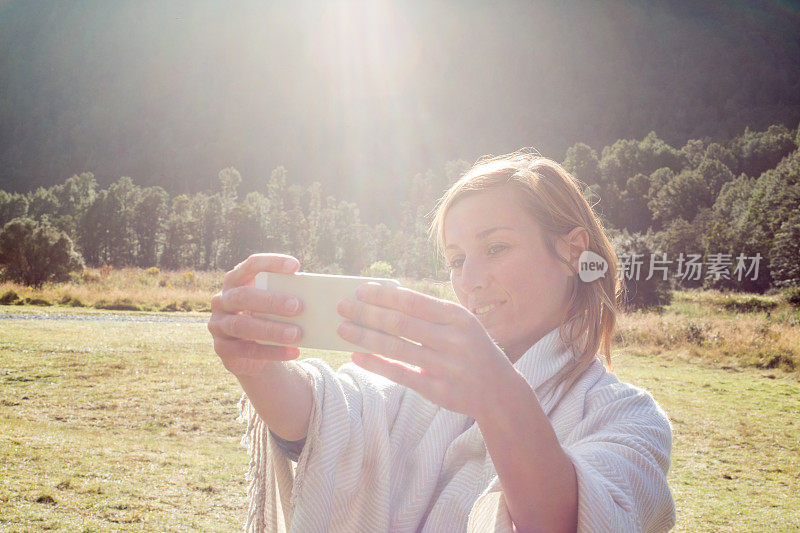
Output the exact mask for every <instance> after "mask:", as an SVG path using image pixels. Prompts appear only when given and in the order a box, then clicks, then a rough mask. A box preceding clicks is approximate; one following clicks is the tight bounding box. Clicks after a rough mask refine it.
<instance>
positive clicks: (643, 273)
mask: <svg viewBox="0 0 800 533" xmlns="http://www.w3.org/2000/svg"><path fill="white" fill-rule="evenodd" d="M611 244H612V245H613V247H614V251H615V252H616V253H617V257H619V259H620V275H621V277H622V279H623V280H624V285H625V300H624V303H623V307H624V308H626V309H628V310H631V309H648V308H655V309H660V308H661V307H662V306H664V305H667V304H668V303H669V302H670V301H671V300H672V293H671V292H670V285H669V283H670V282H669V272H667V274H668V275H667V279H663V274H662V273H660V272H656V273H654V275H653V276H652V277H650V279H647V278H648V275H649V267H650V261H651V258H652V256H653V254H654V253H655V246H654V245H653V242H652V237H650V236H648V235H642V234H639V233H633V234H629V233H628V232H627V231H623V232H622V233H620V234H618V235H616V236H615V237H614V238H613V239H612V241H611ZM639 261H641V264H640V265H639V267H638V269H637V267H636V264H637V262H639ZM626 265H627V270H626Z"/></svg>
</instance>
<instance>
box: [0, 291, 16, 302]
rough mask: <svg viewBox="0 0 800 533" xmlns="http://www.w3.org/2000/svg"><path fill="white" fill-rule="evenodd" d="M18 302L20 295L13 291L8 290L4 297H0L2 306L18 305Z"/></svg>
mask: <svg viewBox="0 0 800 533" xmlns="http://www.w3.org/2000/svg"><path fill="white" fill-rule="evenodd" d="M18 300H19V295H18V294H17V293H16V292H14V291H12V290H8V291H6V292H4V293H3V295H2V296H0V305H11V304H13V303H16V302H17V301H18Z"/></svg>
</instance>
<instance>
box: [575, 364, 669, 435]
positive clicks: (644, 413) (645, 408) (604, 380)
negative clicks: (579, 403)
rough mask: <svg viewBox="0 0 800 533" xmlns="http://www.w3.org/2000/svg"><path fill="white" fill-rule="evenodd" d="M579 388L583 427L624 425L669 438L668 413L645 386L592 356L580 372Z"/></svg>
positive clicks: (619, 426)
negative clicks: (625, 379) (622, 376)
mask: <svg viewBox="0 0 800 533" xmlns="http://www.w3.org/2000/svg"><path fill="white" fill-rule="evenodd" d="M579 381H580V382H579V383H578V384H577V385H578V388H579V389H581V390H582V393H583V420H582V425H583V426H584V428H583V429H589V428H587V427H586V426H590V427H592V428H593V429H594V430H598V429H601V428H616V429H617V430H620V429H622V428H627V429H628V430H629V431H634V432H637V433H638V432H640V431H642V430H645V429H647V430H648V431H647V432H648V433H653V432H654V433H656V434H660V435H661V437H662V439H664V440H667V441H671V433H672V427H671V425H670V422H669V417H668V416H667V414H666V413H665V412H664V410H663V409H662V408H661V406H660V405H659V404H658V402H657V401H656V400H655V398H653V395H652V394H651V393H650V392H648V391H647V390H645V389H643V388H641V387H638V386H636V385H632V384H630V383H625V382H622V381H620V380H619V378H618V377H617V376H616V375H615V374H613V373H612V372H609V371H608V370H606V368H605V367H604V366H603V364H602V362H601V361H600V360H595V361H594V362H593V363H592V364H591V365H590V367H589V368H588V369H587V370H586V372H584V374H583V375H582V376H581V379H580V380H579Z"/></svg>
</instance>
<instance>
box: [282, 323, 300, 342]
mask: <svg viewBox="0 0 800 533" xmlns="http://www.w3.org/2000/svg"><path fill="white" fill-rule="evenodd" d="M298 333H299V332H298V331H297V328H295V327H288V328H284V330H283V342H285V343H287V344H288V343H290V342H293V341H294V340H295V339H296V338H297V334H298Z"/></svg>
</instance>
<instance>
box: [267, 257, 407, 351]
mask: <svg viewBox="0 0 800 533" xmlns="http://www.w3.org/2000/svg"><path fill="white" fill-rule="evenodd" d="M368 282H375V283H380V284H382V285H387V286H394V287H399V286H400V283H399V282H398V281H396V280H393V279H387V278H365V277H360V276H334V275H328V274H311V273H307V272H298V273H296V274H276V273H274V272H259V273H258V274H256V278H255V284H254V285H255V287H256V288H257V289H267V290H270V291H274V292H279V293H283V294H291V295H292V296H296V297H297V298H299V299H300V300H301V301H302V302H303V309H302V311H301V312H300V314H298V315H296V316H293V317H285V316H278V315H269V314H265V315H260V316H261V317H263V318H269V319H270V320H275V321H277V322H285V323H290V324H295V325H297V326H299V327H300V329H301V330H302V332H303V335H302V338H301V340H300V343H298V344H296V345H292V346H300V347H302V348H315V349H318V350H340V351H344V352H358V351H362V350H363V348H360V347H359V346H356V345H355V344H352V343H350V342H347V341H346V340H344V339H343V338H341V337H340V336H339V334H338V333H337V332H336V328H337V327H338V326H339V324H340V323H342V322H344V320H345V319H344V318H342V316H341V315H340V314H339V313H338V312H337V311H336V306H337V305H338V304H339V301H340V300H342V299H343V298H347V297H350V298H355V292H356V288H357V287H358V286H359V285H361V284H363V283H368ZM261 344H279V345H280V343H276V342H261ZM282 346H286V345H282Z"/></svg>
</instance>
